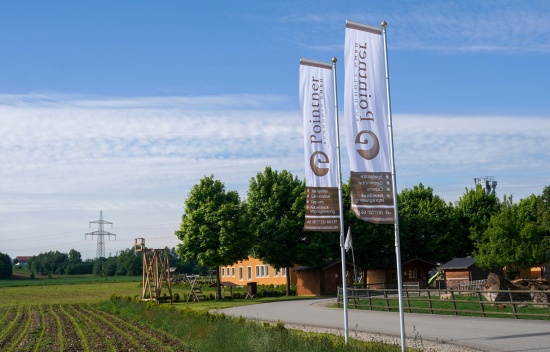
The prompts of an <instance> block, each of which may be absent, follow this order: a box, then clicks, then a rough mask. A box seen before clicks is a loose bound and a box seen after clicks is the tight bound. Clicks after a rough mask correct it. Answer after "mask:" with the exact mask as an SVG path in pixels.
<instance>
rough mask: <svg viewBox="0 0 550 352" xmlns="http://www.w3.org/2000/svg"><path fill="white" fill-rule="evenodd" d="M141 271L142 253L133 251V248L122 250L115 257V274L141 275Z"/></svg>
mask: <svg viewBox="0 0 550 352" xmlns="http://www.w3.org/2000/svg"><path fill="white" fill-rule="evenodd" d="M142 271H143V253H142V252H138V253H134V249H133V248H129V249H125V250H122V251H120V252H119V253H118V256H117V257H116V271H115V275H117V276H124V275H126V276H132V275H141V274H142Z"/></svg>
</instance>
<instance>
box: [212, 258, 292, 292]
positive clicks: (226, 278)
mask: <svg viewBox="0 0 550 352" xmlns="http://www.w3.org/2000/svg"><path fill="white" fill-rule="evenodd" d="M287 275H290V283H291V284H293V285H295V284H296V273H295V272H293V270H288V269H286V268H285V269H279V270H275V268H273V267H271V266H269V265H267V264H265V263H263V262H262V261H261V260H259V259H256V258H252V257H249V258H248V259H247V260H243V261H240V262H238V263H236V264H233V265H230V266H222V267H221V268H220V281H221V282H231V283H234V284H236V285H239V286H246V284H247V283H249V282H255V283H256V284H258V285H270V284H273V285H286V279H287Z"/></svg>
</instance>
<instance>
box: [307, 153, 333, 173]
mask: <svg viewBox="0 0 550 352" xmlns="http://www.w3.org/2000/svg"><path fill="white" fill-rule="evenodd" d="M329 164H330V161H329V159H328V155H326V154H325V153H323V152H315V153H313V154H311V157H310V158H309V166H310V167H311V170H312V171H313V173H314V174H315V176H325V175H326V174H328V172H329V170H330V169H329V168H328V166H329ZM322 166H326V167H322Z"/></svg>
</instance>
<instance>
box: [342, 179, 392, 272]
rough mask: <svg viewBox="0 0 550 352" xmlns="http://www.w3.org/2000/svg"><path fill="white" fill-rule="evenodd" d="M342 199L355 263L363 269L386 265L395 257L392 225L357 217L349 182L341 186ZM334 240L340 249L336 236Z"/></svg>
mask: <svg viewBox="0 0 550 352" xmlns="http://www.w3.org/2000/svg"><path fill="white" fill-rule="evenodd" d="M343 201H344V209H345V220H344V221H345V227H346V233H347V231H348V228H349V227H351V234H352V239H353V240H352V243H353V251H354V253H355V264H356V265H357V266H359V267H361V268H362V269H363V270H369V269H380V268H386V267H388V265H390V264H391V263H392V262H394V258H395V230H394V229H395V228H394V226H393V225H386V224H381V225H380V224H378V225H377V224H372V223H369V222H366V221H364V220H361V219H359V218H358V217H357V216H356V215H355V214H354V213H353V211H352V210H351V197H350V185H349V182H348V184H346V185H344V187H343ZM336 241H338V242H337V245H338V246H337V251H340V246H339V239H338V238H337V239H336ZM338 255H339V254H338ZM349 259H350V258H349V257H348V260H349Z"/></svg>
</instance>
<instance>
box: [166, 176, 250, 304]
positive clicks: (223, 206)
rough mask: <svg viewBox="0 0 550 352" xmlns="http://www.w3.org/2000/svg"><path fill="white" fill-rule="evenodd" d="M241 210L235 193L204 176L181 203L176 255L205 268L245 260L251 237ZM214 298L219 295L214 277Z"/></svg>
mask: <svg viewBox="0 0 550 352" xmlns="http://www.w3.org/2000/svg"><path fill="white" fill-rule="evenodd" d="M243 214H244V210H243V206H242V204H241V201H240V199H239V194H238V193H237V192H236V191H226V190H225V186H224V184H223V183H222V182H221V181H218V180H214V176H213V175H211V176H210V177H204V178H203V179H201V180H200V182H199V184H196V185H194V186H193V187H192V188H191V191H190V192H189V195H188V196H187V199H186V201H185V210H184V214H183V216H182V221H181V226H180V230H179V231H176V236H177V237H178V238H179V239H180V240H181V241H182V242H181V243H180V244H179V245H178V246H177V250H176V251H177V253H178V254H180V255H181V257H182V258H183V259H184V260H196V261H197V262H198V263H199V264H201V265H203V266H207V267H216V268H218V270H219V267H220V266H224V265H232V264H234V263H236V262H238V261H239V260H243V259H246V258H247V257H248V255H249V253H250V246H251V238H250V236H249V234H248V233H247V231H246V229H247V227H246V225H245V222H244V217H243ZM217 281H218V285H217V289H218V295H217V298H219V297H220V296H221V287H220V275H217Z"/></svg>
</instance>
